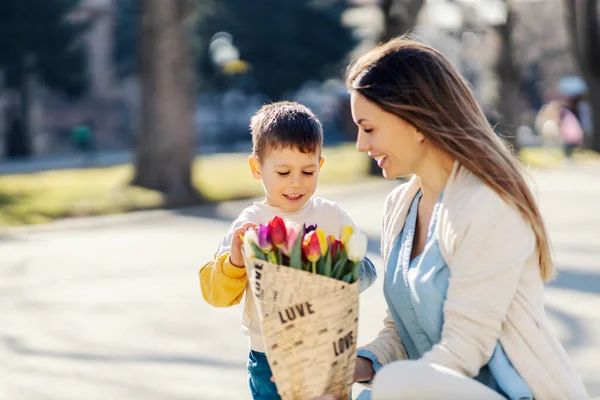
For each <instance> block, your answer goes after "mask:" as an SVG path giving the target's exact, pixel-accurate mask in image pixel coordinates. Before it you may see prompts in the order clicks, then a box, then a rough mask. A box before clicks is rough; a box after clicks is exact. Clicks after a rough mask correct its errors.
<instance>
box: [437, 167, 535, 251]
mask: <svg viewBox="0 0 600 400" xmlns="http://www.w3.org/2000/svg"><path fill="white" fill-rule="evenodd" d="M440 223H441V224H442V226H441V232H446V233H448V234H449V235H452V236H454V237H455V239H456V240H457V241H458V242H460V241H461V240H460V239H461V238H462V237H464V235H465V234H467V233H468V234H469V236H480V235H483V236H485V235H489V234H490V232H491V231H494V236H496V237H506V238H508V237H509V236H514V237H520V238H524V237H528V238H529V237H530V236H531V237H533V236H532V235H533V230H532V228H531V226H530V225H529V224H528V223H527V222H526V221H525V219H524V218H523V217H522V216H521V214H520V213H519V211H518V210H517V208H516V206H514V205H512V204H509V203H508V202H507V201H506V200H505V199H504V198H503V197H502V196H500V194H498V193H496V191H494V189H492V188H491V187H490V186H489V185H487V184H486V183H485V182H483V181H482V180H481V179H480V178H478V177H477V176H476V175H475V174H473V173H471V172H469V171H461V173H460V174H458V175H457V177H456V179H455V181H454V182H452V183H451V184H450V185H449V186H448V187H447V189H446V195H445V196H444V200H443V203H442V206H441V215H440ZM444 236H446V235H444ZM450 247H452V246H450Z"/></svg>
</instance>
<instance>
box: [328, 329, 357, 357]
mask: <svg viewBox="0 0 600 400" xmlns="http://www.w3.org/2000/svg"><path fill="white" fill-rule="evenodd" d="M353 347H354V332H350V333H348V334H347V335H346V336H342V337H341V338H339V339H338V340H337V341H335V342H333V352H334V354H335V356H336V357H337V356H339V355H340V354H343V353H344V352H345V351H346V350H349V349H352V348H353Z"/></svg>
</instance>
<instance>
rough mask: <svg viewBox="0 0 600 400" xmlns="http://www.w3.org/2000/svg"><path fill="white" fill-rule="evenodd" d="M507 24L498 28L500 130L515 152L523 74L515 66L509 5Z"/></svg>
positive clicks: (512, 14) (512, 23)
mask: <svg viewBox="0 0 600 400" xmlns="http://www.w3.org/2000/svg"><path fill="white" fill-rule="evenodd" d="M507 8H508V10H507V16H506V23H505V24H502V25H500V26H498V27H497V28H496V30H497V32H498V35H499V38H500V42H501V49H500V54H499V56H498V61H497V63H496V75H497V76H498V80H499V82H500V88H499V90H498V98H499V100H498V101H499V103H498V111H499V112H500V121H499V126H498V130H499V133H500V134H501V135H502V136H503V138H504V139H505V140H506V141H507V142H508V144H509V145H510V146H511V147H512V148H513V150H514V151H518V150H519V149H518V146H517V141H516V132H517V128H518V127H519V125H520V122H521V121H520V112H519V110H520V109H521V107H520V101H521V73H520V71H519V69H518V67H517V66H516V64H515V59H514V46H513V40H512V31H513V27H514V24H515V14H514V12H513V11H512V9H511V8H510V5H507Z"/></svg>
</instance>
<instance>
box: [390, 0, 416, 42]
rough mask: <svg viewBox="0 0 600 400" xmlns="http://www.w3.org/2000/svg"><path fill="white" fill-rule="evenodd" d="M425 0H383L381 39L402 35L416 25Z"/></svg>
mask: <svg viewBox="0 0 600 400" xmlns="http://www.w3.org/2000/svg"><path fill="white" fill-rule="evenodd" d="M424 3H425V0H383V1H382V2H381V9H382V11H383V15H384V28H383V32H382V34H381V41H387V40H390V39H392V38H395V37H397V36H401V35H404V34H405V33H407V32H408V31H410V30H411V29H413V28H414V27H415V26H416V25H417V18H418V17H419V13H420V12H421V8H423V4H424Z"/></svg>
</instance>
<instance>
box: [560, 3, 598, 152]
mask: <svg viewBox="0 0 600 400" xmlns="http://www.w3.org/2000/svg"><path fill="white" fill-rule="evenodd" d="M596 3H597V1H596V0H578V1H574V0H565V11H566V15H565V16H566V20H567V28H568V30H569V34H570V35H569V36H570V37H571V48H572V51H573V56H574V58H575V60H576V62H577V65H578V66H579V69H580V71H581V74H582V75H583V78H584V80H585V82H586V84H587V88H588V100H589V102H590V108H591V111H592V124H593V130H592V141H591V144H592V149H593V150H595V151H598V152H600V20H599V19H600V18H599V16H598V8H597V4H596Z"/></svg>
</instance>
